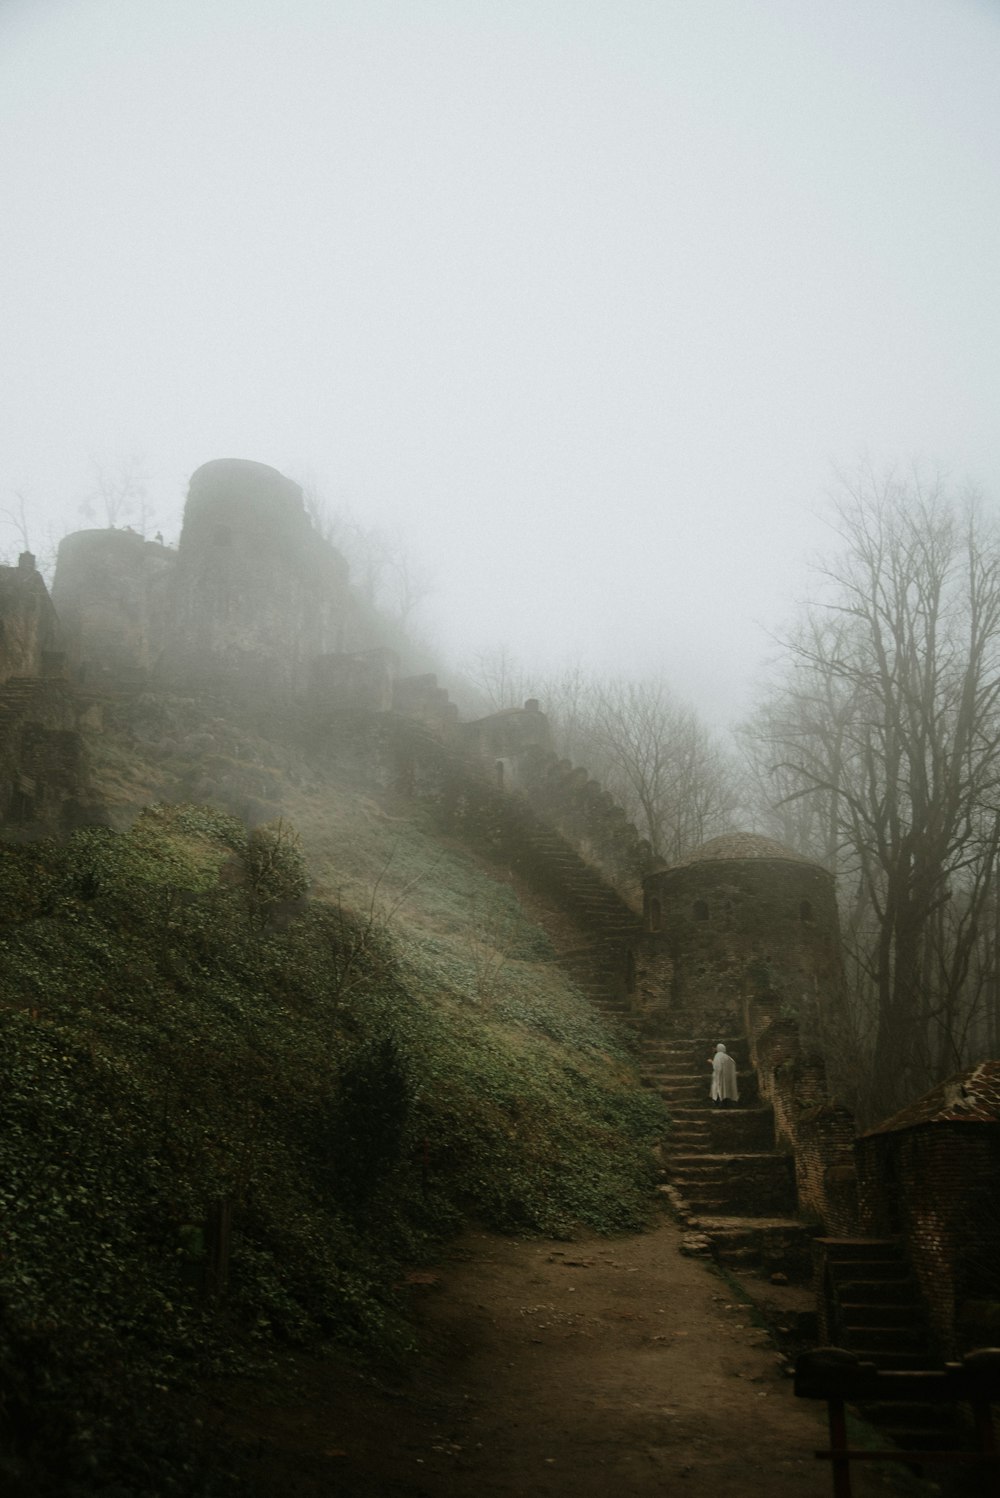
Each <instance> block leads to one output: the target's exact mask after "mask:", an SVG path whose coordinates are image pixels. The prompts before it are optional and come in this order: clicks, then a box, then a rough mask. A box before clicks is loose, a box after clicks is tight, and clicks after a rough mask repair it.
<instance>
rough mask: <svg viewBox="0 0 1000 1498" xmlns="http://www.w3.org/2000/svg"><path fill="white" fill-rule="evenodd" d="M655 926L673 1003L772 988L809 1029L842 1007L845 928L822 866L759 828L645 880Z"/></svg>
mask: <svg viewBox="0 0 1000 1498" xmlns="http://www.w3.org/2000/svg"><path fill="white" fill-rule="evenodd" d="M643 906H644V915H645V925H646V930H647V932H649V933H650V935H651V936H652V937H654V938H656V942H655V944H656V945H657V946H660V947H661V950H665V952H666V954H667V955H668V957H669V962H668V964H667V966H668V972H669V979H668V982H669V989H670V1005H671V1007H676V1008H682V1009H700V1008H706V1009H713V1008H716V1007H717V1006H718V1005H719V1004H720V1003H723V1004H725V1005H726V1006H727V1007H728V1006H731V1007H732V1008H733V1009H735V1008H736V1006H737V1004H738V1002H739V1000H740V998H741V997H742V996H744V995H747V994H751V995H752V994H754V993H759V994H762V995H763V994H768V995H770V996H772V997H774V998H775V999H777V1000H779V1001H780V1002H781V1003H782V1005H783V1006H786V1007H787V1010H788V1013H789V1015H791V1016H796V1017H798V1018H799V1019H800V1021H801V1022H802V1024H803V1026H804V1027H805V1028H806V1029H809V1030H811V1029H812V1028H813V1023H812V1021H813V1019H814V1017H815V1015H816V1011H817V1006H818V1005H827V1004H829V1005H837V1004H838V1003H839V995H840V989H841V951H840V926H839V921H838V917H837V904H836V898H835V894H834V882H833V877H832V875H831V874H829V873H828V872H827V870H826V869H824V868H823V867H822V866H821V865H820V864H817V863H813V862H812V861H811V860H810V859H807V858H803V857H802V855H801V854H799V853H794V852H793V851H792V850H791V849H790V848H785V847H782V845H781V844H780V843H776V842H772V841H771V839H770V838H766V837H759V836H757V835H756V834H753V833H733V834H729V835H727V836H725V837H717V838H713V839H712V841H711V842H708V843H705V844H704V845H703V846H702V847H701V848H699V849H697V851H696V852H694V853H692V854H691V855H690V856H689V857H688V858H685V859H682V860H681V861H680V862H679V863H676V864H674V865H672V866H671V867H670V868H666V869H662V870H660V871H659V872H657V873H653V874H649V875H647V877H646V879H645V880H644V881H643Z"/></svg>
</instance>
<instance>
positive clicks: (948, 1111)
mask: <svg viewBox="0 0 1000 1498" xmlns="http://www.w3.org/2000/svg"><path fill="white" fill-rule="evenodd" d="M998 1122H1000V1061H980V1063H979V1065H978V1066H974V1067H973V1068H972V1070H971V1071H965V1072H959V1073H958V1075H957V1076H955V1077H949V1078H948V1080H947V1082H939V1083H938V1085H937V1086H936V1087H932V1088H931V1090H930V1092H926V1093H924V1096H923V1097H921V1098H918V1099H917V1101H916V1102H915V1103H910V1104H909V1106H908V1107H906V1108H903V1109H902V1111H901V1112H899V1113H894V1114H893V1116H892V1118H887V1119H886V1120H885V1122H884V1123H880V1124H878V1125H877V1126H876V1127H875V1128H874V1129H869V1130H868V1133H867V1134H866V1135H865V1138H869V1137H870V1136H871V1135H872V1134H894V1133H896V1132H897V1131H898V1130H900V1129H915V1128H918V1127H919V1126H920V1125H921V1124H938V1123H998Z"/></svg>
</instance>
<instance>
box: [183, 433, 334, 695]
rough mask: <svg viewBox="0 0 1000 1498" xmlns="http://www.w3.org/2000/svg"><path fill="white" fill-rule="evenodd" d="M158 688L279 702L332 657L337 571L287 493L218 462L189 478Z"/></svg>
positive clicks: (233, 463) (265, 474) (248, 466)
mask: <svg viewBox="0 0 1000 1498" xmlns="http://www.w3.org/2000/svg"><path fill="white" fill-rule="evenodd" d="M172 595H173V596H172V610H171V615H172V617H171V623H170V636H169V641H168V645H167V649H166V650H165V652H164V670H165V674H166V676H167V677H168V678H173V679H180V680H183V681H185V682H187V683H190V684H199V683H200V684H204V685H215V684H220V685H221V684H226V685H231V686H237V687H238V686H241V685H242V686H244V687H246V688H248V689H250V690H253V691H256V690H260V691H264V690H268V691H271V692H278V693H288V692H296V691H302V690H304V689H305V688H306V687H307V686H308V684H309V680H310V669H311V662H312V661H313V659H314V658H315V657H316V656H318V655H322V654H326V653H329V652H332V651H337V650H340V649H341V648H342V638H343V628H344V620H345V616H346V612H347V598H348V577H347V564H346V562H345V561H344V559H343V557H341V555H340V553H339V552H337V551H336V550H335V549H334V548H333V547H332V546H330V545H329V544H328V543H327V542H325V541H324V540H323V539H322V538H321V537H320V536H319V535H318V534H317V533H316V531H315V530H314V529H313V526H312V524H311V523H310V520H309V517H308V516H307V514H306V512H305V506H304V504H303V501H302V491H301V489H300V488H299V486H298V485H297V484H294V483H292V481H291V480H290V479H287V478H285V477H284V475H282V474H280V473H279V472H278V471H277V469H274V468H269V467H267V466H266V465H265V464H263V463H249V462H244V461H242V460H237V459H220V460H217V461H215V462H212V463H206V464H204V465H203V466H202V467H201V468H199V469H198V470H197V472H196V473H195V474H194V475H193V476H192V479H191V487H190V491H189V495H188V500H187V505H186V507H185V511H184V527H183V530H182V532H181V540H180V546H179V548H178V554H177V569H176V575H175V578H174V583H173V588H172Z"/></svg>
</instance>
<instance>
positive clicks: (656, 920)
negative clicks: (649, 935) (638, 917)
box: [649, 900, 663, 931]
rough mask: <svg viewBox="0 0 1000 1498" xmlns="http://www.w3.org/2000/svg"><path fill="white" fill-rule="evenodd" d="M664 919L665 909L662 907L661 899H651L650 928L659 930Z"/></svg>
mask: <svg viewBox="0 0 1000 1498" xmlns="http://www.w3.org/2000/svg"><path fill="white" fill-rule="evenodd" d="M662 920H663V911H662V909H661V908H660V902H659V900H650V902H649V929H650V931H659V929H660V922H661V921H662Z"/></svg>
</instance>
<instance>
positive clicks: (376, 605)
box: [303, 482, 434, 633]
mask: <svg viewBox="0 0 1000 1498" xmlns="http://www.w3.org/2000/svg"><path fill="white" fill-rule="evenodd" d="M303 499H304V502H305V508H306V514H307V515H308V516H309V519H310V520H311V521H312V524H313V528H314V529H315V531H316V533H317V535H319V536H320V537H322V539H323V540H324V541H327V542H329V544H330V545H331V546H335V547H336V548H337V550H338V551H339V552H341V553H342V555H343V556H344V557H345V558H346V560H347V563H348V566H349V567H350V569H351V581H352V583H353V585H354V587H355V588H356V589H357V591H358V593H359V594H360V595H361V597H362V598H363V599H364V601H365V603H366V604H368V605H369V607H371V608H372V609H376V610H377V611H378V612H379V613H380V614H382V615H384V616H385V617H386V618H387V619H388V620H389V621H390V622H391V623H392V624H393V626H394V627H395V628H396V629H398V630H400V631H402V632H404V633H405V632H406V630H407V629H408V628H409V627H410V625H411V624H412V622H413V618H414V616H415V614H416V613H417V611H418V609H419V608H420V605H421V604H422V603H423V602H424V600H425V599H426V598H427V597H428V596H429V595H430V594H431V593H432V592H433V591H434V579H433V574H432V572H431V569H430V568H429V567H426V566H425V565H424V564H423V563H422V562H420V561H418V560H417V559H416V558H415V557H414V556H413V553H412V551H411V549H410V548H409V546H408V545H407V543H406V542H405V540H404V539H403V537H402V536H401V535H400V534H399V532H398V531H387V530H384V529H383V528H382V527H380V526H376V525H364V524H362V523H361V521H359V520H358V519H357V518H356V517H355V516H354V515H352V513H351V511H350V510H349V509H346V508H345V509H343V510H336V511H334V510H331V509H330V508H329V506H328V505H327V504H326V502H325V500H324V499H323V498H322V497H321V495H320V493H319V491H318V489H317V487H316V485H315V484H314V483H312V482H307V483H306V484H304V485H303Z"/></svg>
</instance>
